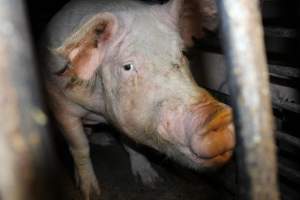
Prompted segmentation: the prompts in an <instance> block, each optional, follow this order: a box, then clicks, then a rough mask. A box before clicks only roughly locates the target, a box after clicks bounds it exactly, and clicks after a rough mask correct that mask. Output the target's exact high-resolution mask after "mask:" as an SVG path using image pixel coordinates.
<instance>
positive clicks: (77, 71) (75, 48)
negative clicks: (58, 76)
mask: <svg viewBox="0 0 300 200" xmlns="http://www.w3.org/2000/svg"><path fill="white" fill-rule="evenodd" d="M117 27H118V25H117V19H116V17H115V16H113V15H112V14H110V13H100V14H97V15H95V16H93V17H92V18H91V19H90V20H88V21H87V22H86V23H85V24H83V25H82V26H81V27H80V28H79V29H78V30H77V31H76V32H74V33H73V34H72V35H71V36H70V37H69V38H67V39H66V41H65V42H64V43H63V45H62V46H61V47H59V48H57V49H56V50H55V52H56V53H58V54H60V55H62V56H63V57H65V58H66V59H67V60H68V61H69V67H68V68H67V69H66V70H65V72H64V73H63V75H65V76H75V77H77V78H79V79H81V80H89V79H90V78H92V76H93V75H94V73H95V71H96V70H97V68H98V67H99V66H100V65H101V63H102V61H103V58H104V55H105V51H106V49H107V45H108V44H109V42H110V41H111V40H112V38H113V35H114V34H115V33H116V31H117Z"/></svg>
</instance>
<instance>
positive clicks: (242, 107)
mask: <svg viewBox="0 0 300 200" xmlns="http://www.w3.org/2000/svg"><path fill="white" fill-rule="evenodd" d="M217 4H218V8H219V11H220V18H221V23H222V36H223V37H224V38H223V41H224V42H223V43H224V44H223V45H224V50H225V57H226V63H227V65H228V67H229V74H230V85H231V86H230V87H231V94H232V96H233V97H234V98H233V99H232V100H233V105H234V116H235V125H236V131H237V144H238V145H237V159H238V169H239V186H240V191H239V199H241V200H247V199H248V200H250V199H251V200H264V199H272V200H276V199H278V198H279V197H278V192H277V191H278V190H277V189H278V186H277V166H276V152H275V145H274V135H273V130H274V128H273V119H272V109H271V100H270V89H269V82H268V71H267V64H266V57H265V47H264V42H263V31H262V25H261V16H260V13H259V2H258V1H257V0H218V1H217Z"/></svg>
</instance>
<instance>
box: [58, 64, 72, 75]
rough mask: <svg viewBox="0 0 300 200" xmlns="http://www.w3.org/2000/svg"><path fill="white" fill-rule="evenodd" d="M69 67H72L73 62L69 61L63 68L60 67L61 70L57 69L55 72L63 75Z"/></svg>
mask: <svg viewBox="0 0 300 200" xmlns="http://www.w3.org/2000/svg"><path fill="white" fill-rule="evenodd" d="M69 68H71V62H70V61H68V62H67V63H66V64H65V65H64V67H63V68H62V69H60V70H59V71H57V72H55V74H56V75H58V76H59V75H62V74H64V73H65V72H66V71H67V69H69Z"/></svg>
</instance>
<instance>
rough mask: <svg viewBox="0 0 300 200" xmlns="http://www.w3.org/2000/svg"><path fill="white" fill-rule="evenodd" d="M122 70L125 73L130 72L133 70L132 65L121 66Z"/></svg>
mask: <svg viewBox="0 0 300 200" xmlns="http://www.w3.org/2000/svg"><path fill="white" fill-rule="evenodd" d="M123 69H124V70H125V71H130V70H132V69H133V64H126V65H123Z"/></svg>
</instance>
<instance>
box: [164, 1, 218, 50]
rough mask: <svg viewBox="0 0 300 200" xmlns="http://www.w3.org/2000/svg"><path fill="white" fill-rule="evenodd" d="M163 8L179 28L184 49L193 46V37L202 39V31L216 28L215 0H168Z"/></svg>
mask: <svg viewBox="0 0 300 200" xmlns="http://www.w3.org/2000/svg"><path fill="white" fill-rule="evenodd" d="M165 7H166V8H167V10H168V12H169V13H170V16H171V17H172V19H175V20H176V21H175V23H176V24H177V25H178V26H179V30H180V33H181V36H182V38H183V41H184V44H185V46H186V47H189V46H192V45H193V39H192V38H193V37H195V38H198V39H199V38H202V37H203V36H204V30H205V29H207V30H210V31H214V30H215V29H216V28H217V26H218V16H217V6H216V4H215V0H170V1H169V2H168V3H166V5H165Z"/></svg>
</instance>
